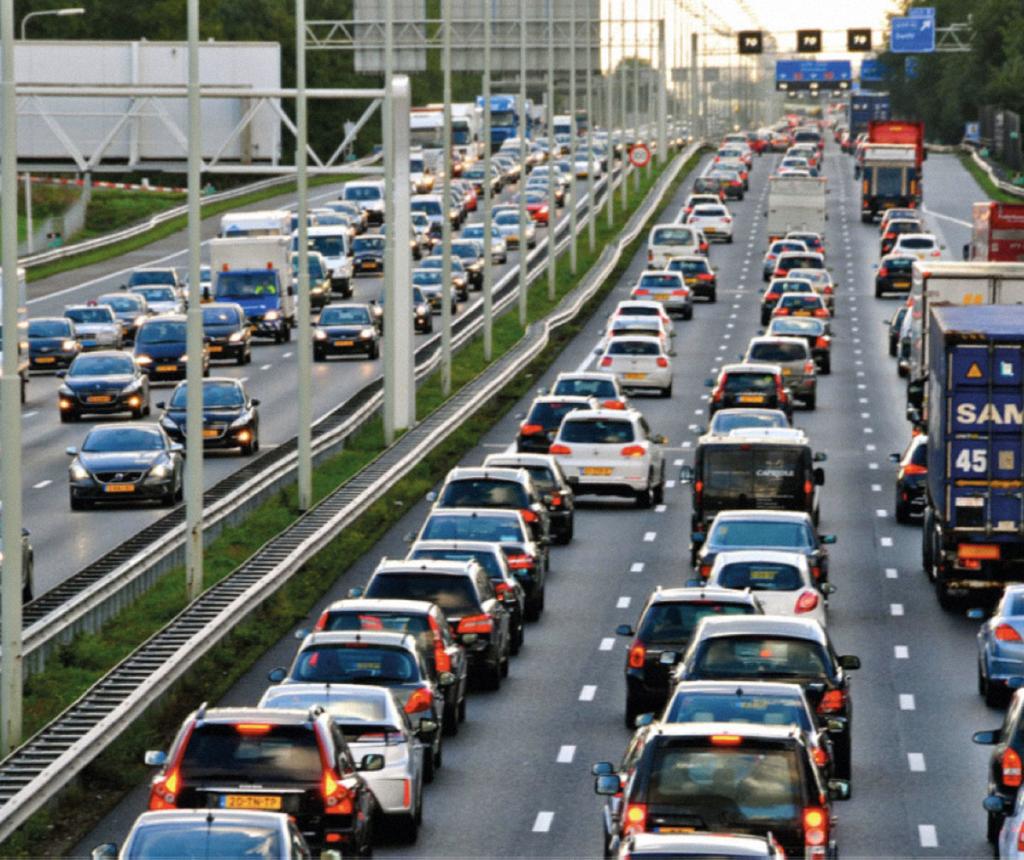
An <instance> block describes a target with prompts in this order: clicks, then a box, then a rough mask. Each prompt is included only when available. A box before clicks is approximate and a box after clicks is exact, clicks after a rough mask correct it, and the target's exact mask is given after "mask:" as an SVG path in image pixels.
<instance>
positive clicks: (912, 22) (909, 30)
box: [889, 15, 935, 54]
mask: <svg viewBox="0 0 1024 860" xmlns="http://www.w3.org/2000/svg"><path fill="white" fill-rule="evenodd" d="M889 49H890V50H891V51H892V52H893V53H894V54H928V53H931V52H932V51H934V50H935V19H934V18H932V17H929V16H924V15H918V16H915V17H909V16H908V17H906V18H893V19H892V31H891V32H890V34H889Z"/></svg>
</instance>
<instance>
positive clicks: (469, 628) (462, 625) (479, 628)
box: [457, 615, 494, 633]
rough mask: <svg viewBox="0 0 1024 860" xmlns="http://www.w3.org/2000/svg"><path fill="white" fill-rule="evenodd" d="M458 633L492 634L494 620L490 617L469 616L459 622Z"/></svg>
mask: <svg viewBox="0 0 1024 860" xmlns="http://www.w3.org/2000/svg"><path fill="white" fill-rule="evenodd" d="M457 632H458V633H493V632H494V619H493V618H491V616H490V615H469V616H467V617H466V618H463V619H462V620H461V621H460V622H459V628H458V631H457Z"/></svg>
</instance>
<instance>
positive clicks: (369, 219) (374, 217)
mask: <svg viewBox="0 0 1024 860" xmlns="http://www.w3.org/2000/svg"><path fill="white" fill-rule="evenodd" d="M341 193H342V198H341V199H342V200H345V201H347V202H349V203H352V204H355V205H356V206H358V207H359V210H360V213H361V214H362V216H363V220H364V222H365V223H366V224H367V225H369V224H383V223H384V208H385V207H384V181H383V180H378V179H370V180H361V181H357V182H346V183H345V187H344V189H343V190H342V192H341Z"/></svg>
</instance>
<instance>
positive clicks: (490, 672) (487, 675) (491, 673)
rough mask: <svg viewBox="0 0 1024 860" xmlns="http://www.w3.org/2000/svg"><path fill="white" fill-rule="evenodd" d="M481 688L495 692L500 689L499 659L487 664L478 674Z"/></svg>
mask: <svg viewBox="0 0 1024 860" xmlns="http://www.w3.org/2000/svg"><path fill="white" fill-rule="evenodd" d="M480 683H481V686H482V687H483V689H485V690H490V691H491V692H497V691H498V690H500V689H501V661H500V660H497V661H495V662H494V663H493V664H490V665H488V666H487V667H486V668H485V669H484V670H483V671H482V672H481V674H480Z"/></svg>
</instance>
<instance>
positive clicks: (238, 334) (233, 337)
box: [228, 331, 245, 343]
mask: <svg viewBox="0 0 1024 860" xmlns="http://www.w3.org/2000/svg"><path fill="white" fill-rule="evenodd" d="M243 337H245V332H244V331H233V332H231V334H230V335H228V342H229V343H238V342H239V341H240V340H241V339H242V338H243Z"/></svg>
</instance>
